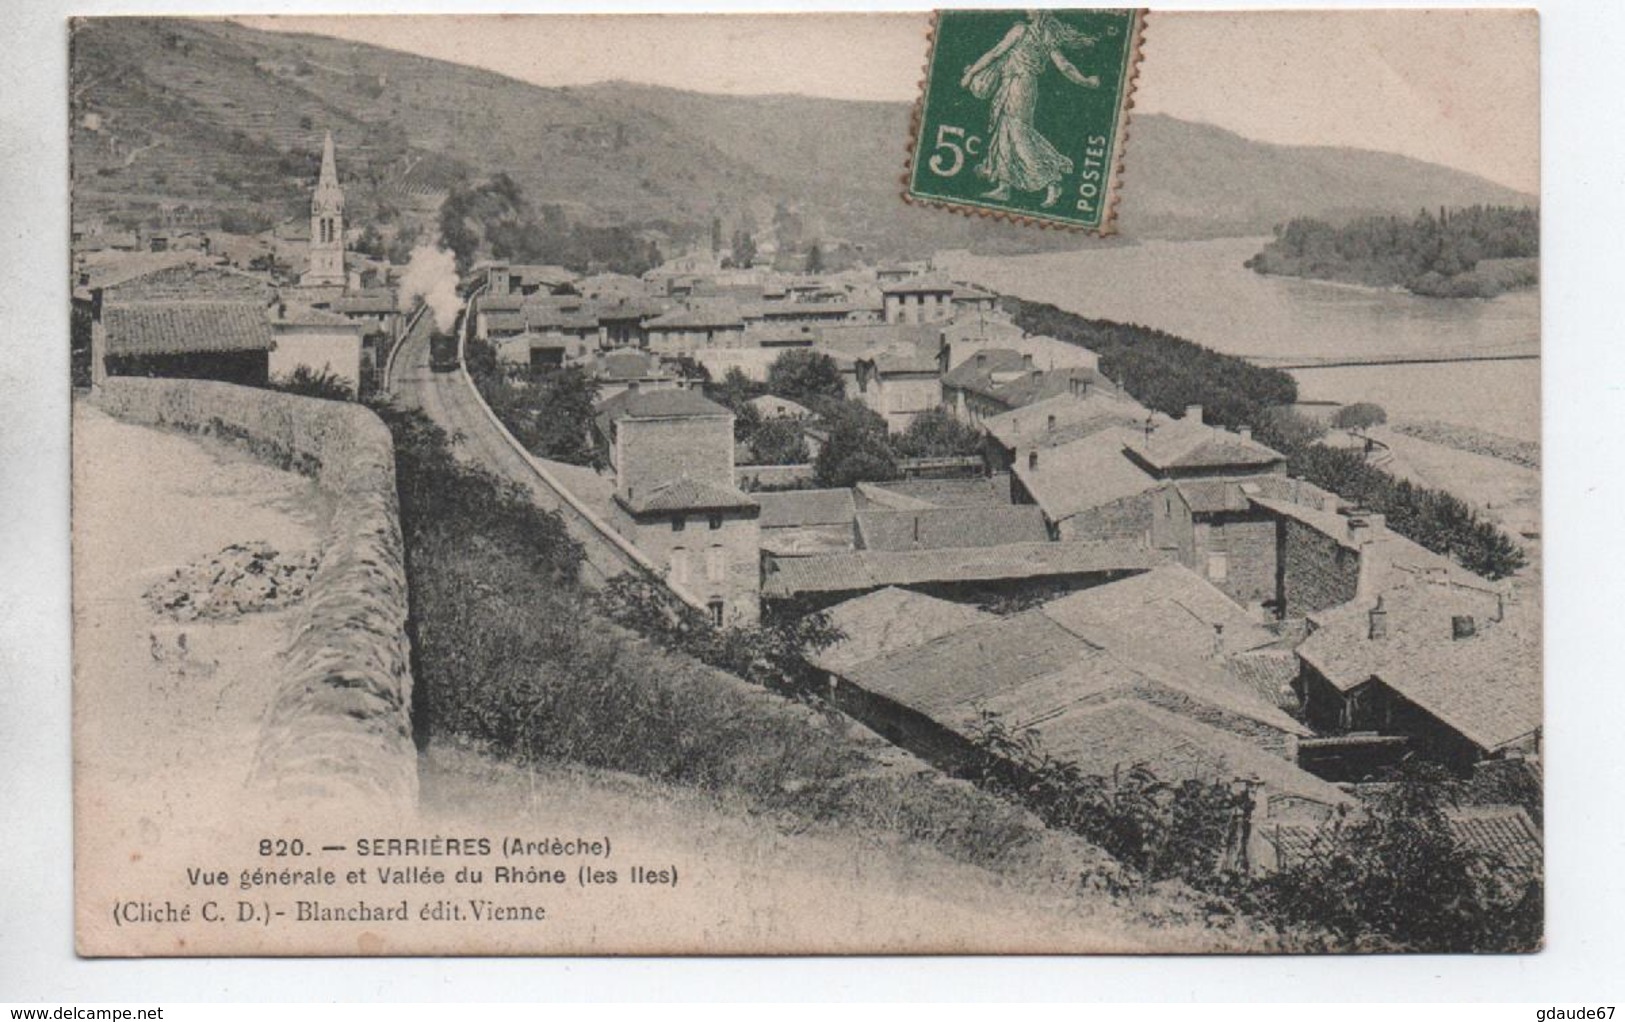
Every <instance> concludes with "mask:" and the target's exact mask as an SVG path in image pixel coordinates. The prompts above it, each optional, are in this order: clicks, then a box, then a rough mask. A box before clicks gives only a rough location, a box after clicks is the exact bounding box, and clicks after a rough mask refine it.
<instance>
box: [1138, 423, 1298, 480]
mask: <svg viewBox="0 0 1625 1022" xmlns="http://www.w3.org/2000/svg"><path fill="white" fill-rule="evenodd" d="M1130 449H1131V450H1132V451H1133V452H1134V454H1135V456H1136V457H1138V458H1140V459H1141V460H1143V461H1144V462H1145V463H1146V464H1148V465H1150V466H1151V467H1153V468H1155V469H1158V470H1159V471H1168V470H1171V469H1189V468H1226V467H1229V466H1231V465H1238V466H1240V465H1246V466H1254V465H1271V464H1275V463H1276V462H1281V461H1285V460H1286V455H1284V454H1282V453H1281V452H1280V451H1277V450H1275V449H1274V448H1272V447H1266V446H1264V445H1263V444H1261V443H1259V442H1258V441H1256V440H1253V439H1250V438H1248V437H1243V436H1242V435H1241V434H1240V433H1230V432H1227V431H1226V430H1222V429H1218V428H1216V427H1214V426H1209V425H1207V424H1205V423H1202V422H1198V421H1196V420H1195V419H1174V420H1171V421H1166V422H1163V423H1161V424H1160V425H1158V426H1157V428H1156V429H1154V430H1153V431H1152V433H1151V436H1150V438H1149V439H1147V438H1146V436H1145V435H1144V434H1143V433H1141V434H1138V435H1136V436H1135V437H1134V439H1133V442H1132V444H1131V445H1130Z"/></svg>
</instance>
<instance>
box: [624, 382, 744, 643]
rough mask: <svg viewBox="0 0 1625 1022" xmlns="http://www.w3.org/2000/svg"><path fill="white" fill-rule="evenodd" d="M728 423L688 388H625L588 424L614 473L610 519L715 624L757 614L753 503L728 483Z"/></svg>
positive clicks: (727, 415)
mask: <svg viewBox="0 0 1625 1022" xmlns="http://www.w3.org/2000/svg"><path fill="white" fill-rule="evenodd" d="M733 420H734V417H733V413H732V412H730V411H728V409H726V408H724V407H722V406H721V405H718V404H715V403H713V402H711V401H708V400H707V399H705V398H704V397H702V396H701V395H700V394H698V393H696V392H694V391H691V390H685V389H672V390H657V391H653V392H645V391H641V390H627V391H624V392H623V393H621V394H618V395H616V396H615V397H612V398H610V399H609V400H608V401H605V402H603V403H601V404H600V405H599V411H598V415H597V417H596V420H595V424H594V429H595V433H596V437H597V439H598V441H599V443H600V444H601V450H602V451H603V455H604V459H605V461H606V462H607V463H608V464H609V465H610V466H611V467H612V468H613V469H614V472H615V493H614V508H613V513H612V517H611V521H612V524H613V525H614V527H615V528H616V530H617V531H619V532H620V533H621V534H622V535H624V536H626V537H627V539H629V540H631V542H632V544H633V545H634V546H636V547H637V548H638V549H639V550H641V551H643V553H644V554H646V555H647V556H648V557H649V558H650V560H652V561H653V562H654V563H655V564H656V565H659V566H661V567H662V568H663V569H664V571H665V573H666V578H667V579H668V580H669V581H670V582H671V583H672V584H673V585H674V586H677V587H680V588H682V589H683V590H685V591H686V592H688V593H690V594H692V595H693V596H695V597H697V598H698V599H699V600H700V601H701V602H703V603H705V605H706V606H707V607H709V608H710V611H711V614H712V616H713V619H714V620H715V622H716V623H717V624H718V625H723V624H753V623H755V621H756V620H757V618H758V615H759V613H760V602H759V593H760V582H761V575H760V568H759V563H760V557H761V554H760V551H761V533H760V526H759V519H760V515H761V507H760V505H758V504H757V502H756V501H755V500H753V499H751V498H750V497H749V496H747V495H746V494H744V493H743V492H741V491H740V490H739V488H738V487H737V486H736V485H735V484H734V438H733Z"/></svg>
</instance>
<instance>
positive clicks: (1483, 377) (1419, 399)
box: [950, 238, 1540, 440]
mask: <svg viewBox="0 0 1625 1022" xmlns="http://www.w3.org/2000/svg"><path fill="white" fill-rule="evenodd" d="M1267 240H1268V239H1266V238H1222V239H1218V240H1214V241H1147V242H1144V243H1141V244H1136V245H1123V246H1118V247H1101V248H1094V249H1086V250H1082V251H1077V252H1059V253H1050V254H1045V255H1032V256H1010V257H996V258H995V257H976V256H971V257H964V258H961V259H959V260H957V261H955V262H954V263H953V265H952V266H951V267H950V269H951V270H952V271H953V273H954V275H955V276H956V277H962V278H966V279H970V280H975V281H977V282H978V283H981V284H983V285H985V286H987V287H990V288H993V289H995V290H998V291H1002V292H1005V293H1008V294H1015V295H1020V296H1021V297H1023V298H1029V299H1033V300H1035V301H1043V302H1050V303H1052V304H1055V305H1058V306H1060V307H1061V308H1064V309H1067V310H1069V311H1072V312H1076V313H1079V314H1081V315H1086V316H1093V317H1099V318H1102V319H1112V320H1118V321H1121V322H1130V323H1140V324H1143V325H1146V326H1152V327H1157V328H1159V329H1162V330H1166V331H1168V332H1169V333H1173V334H1178V335H1179V336H1181V337H1185V338H1188V339H1190V340H1192V341H1195V342H1197V343H1199V344H1204V345H1207V346H1208V347H1210V348H1214V349H1217V350H1219V351H1223V352H1227V353H1229V354H1232V355H1242V356H1249V357H1259V358H1264V359H1269V358H1282V357H1287V356H1306V357H1309V358H1321V357H1325V356H1329V355H1335V356H1347V357H1371V356H1384V355H1394V356H1405V355H1409V356H1417V355H1430V356H1431V355H1438V354H1444V353H1465V352H1477V353H1495V354H1506V353H1520V354H1522V353H1538V351H1539V348H1540V296H1539V294H1538V293H1537V292H1536V291H1534V290H1529V291H1518V292H1513V293H1510V294H1505V295H1502V296H1500V297H1499V298H1495V299H1491V300H1488V301H1485V300H1480V299H1442V298H1422V297H1418V296H1416V295H1411V294H1407V293H1404V292H1397V291H1383V290H1377V289H1372V288H1360V287H1351V286H1347V285H1341V284H1332V283H1325V282H1321V281H1309V280H1295V279H1291V278H1285V277H1265V276H1261V275H1259V274H1256V273H1254V272H1252V271H1251V270H1249V269H1246V268H1245V267H1244V266H1243V265H1242V263H1243V262H1244V261H1245V260H1246V259H1247V258H1248V257H1249V256H1251V255H1252V254H1253V253H1255V252H1257V251H1258V250H1259V249H1260V248H1261V247H1262V246H1263V245H1264V243H1265V242H1266V241H1267ZM1293 375H1294V376H1295V377H1296V378H1297V380H1298V389H1299V393H1300V396H1301V397H1302V398H1303V399H1304V400H1306V401H1316V400H1323V401H1341V402H1349V401H1375V402H1377V403H1378V404H1381V405H1382V406H1384V407H1385V408H1387V409H1388V411H1389V414H1390V415H1391V416H1393V417H1395V418H1407V419H1440V420H1444V421H1448V422H1455V423H1459V424H1461V425H1464V426H1472V427H1476V428H1479V429H1485V430H1490V431H1492V432H1496V433H1502V434H1505V435H1507V436H1514V437H1518V438H1521V439H1529V440H1538V439H1539V438H1540V362H1539V361H1538V360H1519V361H1508V362H1457V363H1448V364H1442V365H1402V366H1357V367H1350V368H1340V369H1318V368H1317V369H1307V370H1295V371H1294V372H1293Z"/></svg>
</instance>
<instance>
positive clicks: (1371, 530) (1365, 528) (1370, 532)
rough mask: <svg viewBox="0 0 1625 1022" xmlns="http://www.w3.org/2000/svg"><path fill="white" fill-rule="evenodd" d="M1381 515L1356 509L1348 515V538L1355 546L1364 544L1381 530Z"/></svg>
mask: <svg viewBox="0 0 1625 1022" xmlns="http://www.w3.org/2000/svg"><path fill="white" fill-rule="evenodd" d="M1382 522H1383V517H1382V515H1374V514H1370V513H1368V512H1365V511H1358V512H1355V513H1354V514H1351V515H1349V539H1350V540H1351V541H1352V542H1353V543H1354V544H1355V545H1356V546H1365V545H1366V544H1367V543H1369V542H1371V541H1372V540H1373V539H1375V538H1376V537H1377V536H1378V535H1379V534H1380V533H1381V531H1382Z"/></svg>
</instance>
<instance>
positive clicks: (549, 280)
mask: <svg viewBox="0 0 1625 1022" xmlns="http://www.w3.org/2000/svg"><path fill="white" fill-rule="evenodd" d="M508 273H510V274H511V275H513V276H516V277H518V278H519V279H520V281H521V283H522V284H523V285H525V286H531V285H536V286H540V285H544V284H545V285H547V286H549V287H552V286H555V285H558V284H568V283H570V281H572V280H574V279H575V278H576V275H575V274H573V273H571V272H570V271H569V270H567V269H565V268H564V267H562V266H553V265H549V264H531V263H515V264H512V265H510V266H509V267H508Z"/></svg>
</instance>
